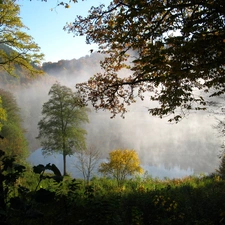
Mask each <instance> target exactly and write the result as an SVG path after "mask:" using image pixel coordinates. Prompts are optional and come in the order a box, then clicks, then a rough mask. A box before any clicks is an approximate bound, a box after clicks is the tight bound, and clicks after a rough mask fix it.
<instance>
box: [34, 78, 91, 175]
mask: <svg viewBox="0 0 225 225" xmlns="http://www.w3.org/2000/svg"><path fill="white" fill-rule="evenodd" d="M49 96H50V99H49V100H48V101H47V102H46V103H44V104H43V107H42V115H43V118H42V119H41V120H40V121H39V123H38V128H39V135H38V137H37V138H38V139H40V140H41V145H42V149H43V153H44V154H53V153H54V152H59V153H61V154H62V155H63V170H64V171H63V173H64V175H66V156H67V155H72V154H73V152H74V151H75V150H80V149H85V147H86V146H85V135H86V131H85V130H84V129H83V128H82V124H83V123H86V122H88V115H87V108H86V107H85V105H84V103H83V101H82V99H81V98H80V96H79V95H78V94H77V93H75V92H72V90H71V89H70V88H68V87H66V86H62V85H60V84H59V83H58V82H57V83H55V84H53V86H52V87H51V89H50V91H49Z"/></svg>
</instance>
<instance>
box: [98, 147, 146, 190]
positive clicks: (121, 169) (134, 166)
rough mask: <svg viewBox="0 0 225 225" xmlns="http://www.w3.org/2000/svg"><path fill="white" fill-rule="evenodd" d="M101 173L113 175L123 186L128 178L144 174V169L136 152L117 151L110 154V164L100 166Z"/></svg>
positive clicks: (119, 184)
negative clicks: (136, 174)
mask: <svg viewBox="0 0 225 225" xmlns="http://www.w3.org/2000/svg"><path fill="white" fill-rule="evenodd" d="M99 172H101V173H103V174H106V175H107V174H108V175H111V176H112V177H114V178H115V179H116V181H117V183H118V186H121V184H122V183H123V181H124V180H125V179H126V177H127V176H132V175H134V174H135V173H143V169H142V168H141V167H140V160H139V157H138V154H137V152H136V151H135V150H128V149H116V150H113V151H111V152H110V153H109V158H108V162H106V163H101V164H100V166H99Z"/></svg>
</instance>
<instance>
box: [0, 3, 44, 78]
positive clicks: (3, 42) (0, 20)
mask: <svg viewBox="0 0 225 225" xmlns="http://www.w3.org/2000/svg"><path fill="white" fill-rule="evenodd" d="M0 9H1V10H0V25H1V26H0V68H1V69H2V70H3V71H6V72H7V73H9V74H11V75H14V76H16V74H15V73H14V70H15V67H18V66H21V67H22V68H26V69H27V70H29V71H30V73H31V74H33V75H34V74H40V73H43V72H42V71H41V70H40V69H38V68H37V67H36V68H35V65H39V64H40V62H41V60H42V59H43V54H41V53H40V47H39V46H38V45H37V44H36V43H35V42H34V41H33V38H32V37H31V36H29V35H28V34H26V33H25V32H24V31H23V30H24V29H28V28H27V27H26V26H25V25H24V24H23V23H22V22H21V19H20V17H19V14H20V7H19V5H18V4H16V3H15V1H13V0H2V1H1V2H0Z"/></svg>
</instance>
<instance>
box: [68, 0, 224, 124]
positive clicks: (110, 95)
mask: <svg viewBox="0 0 225 225" xmlns="http://www.w3.org/2000/svg"><path fill="white" fill-rule="evenodd" d="M224 8H225V1H223V0H205V1H202V0H197V1H190V0H180V1H177V0H176V1H175V0H167V1H164V0H152V1H140V0H113V1H112V2H111V3H110V4H109V6H108V7H105V6H104V5H100V6H98V7H92V8H91V9H90V11H89V15H88V16H87V17H81V16H78V17H77V18H76V19H75V21H74V22H73V23H70V24H67V25H66V26H65V27H64V29H65V30H67V31H68V32H73V34H74V35H86V42H87V44H89V43H97V44H98V45H99V52H101V53H104V54H106V58H105V60H104V61H103V62H102V63H101V66H102V68H103V69H104V70H103V72H102V73H97V74H95V75H94V76H93V77H92V78H91V79H90V80H89V81H88V82H85V83H82V84H78V85H77V87H78V88H79V91H81V92H83V93H84V94H85V95H86V99H87V100H90V101H91V102H92V104H93V106H94V107H96V108H97V109H98V108H104V109H108V110H110V111H111V112H112V113H113V115H116V114H118V113H121V114H122V115H123V114H124V113H125V112H126V111H127V110H126V106H127V105H130V104H131V103H134V102H135V101H136V97H139V98H140V99H142V100H143V99H144V98H146V97H147V98H149V99H150V100H151V101H156V102H157V103H158V104H153V106H150V107H149V112H150V113H151V114H152V115H156V116H160V117H162V116H164V115H170V114H171V113H172V118H173V119H174V120H176V121H179V119H181V117H182V113H185V111H186V110H191V109H205V107H206V106H205V105H206V98H205V97H203V96H202V94H201V92H200V94H199V92H198V91H196V90H200V91H204V92H205V93H206V92H209V91H210V92H211V91H212V92H211V93H208V95H209V96H217V95H221V94H224V92H225V88H224V83H225V76H224V73H225V67H224V58H225V11H224ZM122 69H129V70H127V73H126V75H124V76H119V75H118V74H119V72H120V71H121V70H122ZM178 109H180V110H178Z"/></svg>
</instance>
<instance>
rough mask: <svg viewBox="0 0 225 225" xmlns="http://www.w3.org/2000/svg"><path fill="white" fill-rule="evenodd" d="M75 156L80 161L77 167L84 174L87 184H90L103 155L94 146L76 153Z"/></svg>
mask: <svg viewBox="0 0 225 225" xmlns="http://www.w3.org/2000/svg"><path fill="white" fill-rule="evenodd" d="M75 155H76V157H77V159H78V163H77V164H76V165H75V167H76V168H77V169H78V170H79V171H80V172H81V173H82V175H83V178H84V180H85V181H86V183H87V184H89V182H90V178H91V175H92V172H93V171H94V169H95V168H96V166H97V164H98V162H99V160H100V156H101V153H100V151H99V150H98V149H97V148H96V146H94V145H92V146H90V147H88V148H87V149H85V150H81V151H79V152H76V153H75Z"/></svg>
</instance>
